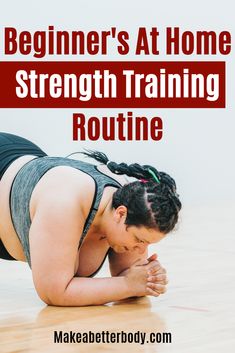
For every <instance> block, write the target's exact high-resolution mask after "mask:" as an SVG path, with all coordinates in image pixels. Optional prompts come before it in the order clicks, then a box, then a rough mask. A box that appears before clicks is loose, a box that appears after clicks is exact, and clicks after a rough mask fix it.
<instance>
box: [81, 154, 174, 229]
mask: <svg viewBox="0 0 235 353" xmlns="http://www.w3.org/2000/svg"><path fill="white" fill-rule="evenodd" d="M82 153H83V154H85V155H86V156H88V157H91V158H94V159H95V160H96V161H98V162H101V163H103V164H106V165H107V167H108V168H109V170H110V171H111V172H113V173H115V174H126V175H127V176H129V177H134V178H136V179H139V180H138V181H134V182H131V183H129V184H126V185H124V186H123V187H121V188H119V189H117V191H115V193H114V194H113V201H112V207H114V208H117V207H118V206H120V205H123V206H126V208H127V217H126V221H125V223H126V224H127V226H131V225H133V226H137V227H138V226H145V227H147V228H152V229H156V228H157V229H158V230H160V231H161V232H163V233H165V234H166V233H169V232H170V231H171V230H173V228H174V226H175V224H176V223H177V221H178V213H179V211H180V209H181V202H180V200H179V195H178V194H177V193H176V184H175V181H174V179H173V178H171V177H170V176H169V175H168V174H166V173H164V172H159V171H158V170H157V169H156V168H154V167H152V166H150V165H139V164H137V163H134V164H130V165H128V164H126V163H120V164H118V163H115V162H111V161H109V159H108V157H107V156H106V154H104V153H102V152H98V151H90V150H86V152H82ZM158 181H159V182H158Z"/></svg>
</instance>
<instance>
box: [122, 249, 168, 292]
mask: <svg viewBox="0 0 235 353" xmlns="http://www.w3.org/2000/svg"><path fill="white" fill-rule="evenodd" d="M147 261H148V263H146V264H138V262H139V261H136V262H135V263H134V264H133V265H132V266H131V267H130V268H129V270H128V271H127V273H126V275H125V277H126V280H127V284H128V286H129V287H130V290H132V291H133V292H134V293H135V294H134V296H144V295H153V296H156V297H157V296H159V295H160V294H163V293H165V292H166V284H167V283H168V280H167V276H166V270H165V269H164V268H163V267H162V266H161V264H160V262H159V261H158V260H157V254H153V255H152V256H150V257H149V258H148V259H147Z"/></svg>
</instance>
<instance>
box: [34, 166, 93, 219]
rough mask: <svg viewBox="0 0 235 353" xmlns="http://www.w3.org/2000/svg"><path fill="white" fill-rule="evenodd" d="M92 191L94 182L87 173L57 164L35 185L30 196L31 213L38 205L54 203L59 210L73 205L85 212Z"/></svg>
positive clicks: (46, 205)
mask: <svg viewBox="0 0 235 353" xmlns="http://www.w3.org/2000/svg"><path fill="white" fill-rule="evenodd" d="M94 193H95V182H94V180H93V179H92V178H91V177H90V176H89V175H88V174H85V173H83V172H82V171H80V170H78V169H75V168H71V167H70V166H66V165H58V166H56V167H54V168H52V169H50V170H49V171H48V172H47V173H46V174H45V175H43V177H42V178H41V179H40V180H39V182H38V183H37V185H36V186H35V188H34V191H33V194H32V197H31V211H32V215H33V214H34V213H35V212H36V209H38V208H39V207H43V208H48V207H50V206H51V207H52V205H55V204H56V205H57V207H60V208H61V210H63V209H64V210H66V208H71V207H74V208H76V209H77V211H80V212H82V213H84V214H86V213H87V209H89V207H90V204H91V203H92V200H93V197H94ZM49 205H50V206H49Z"/></svg>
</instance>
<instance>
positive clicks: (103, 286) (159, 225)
mask: <svg viewBox="0 0 235 353" xmlns="http://www.w3.org/2000/svg"><path fill="white" fill-rule="evenodd" d="M85 154H86V155H87V156H89V157H92V158H94V159H95V160H97V161H99V162H101V163H103V164H104V165H101V166H94V165H93V164H90V163H85V162H82V161H78V160H73V159H69V158H61V157H48V156H47V155H46V154H45V153H44V152H43V151H42V150H41V149H40V148H39V147H38V146H36V145H35V144H33V143H32V142H30V141H28V140H26V139H24V138H22V137H19V136H15V135H12V134H7V133H0V214H1V217H0V238H1V241H0V258H3V259H7V260H18V261H27V262H28V264H29V266H30V268H31V269H32V276H33V281H34V285H35V288H36V291H37V293H38V295H39V296H40V298H41V299H42V300H43V301H44V302H45V303H47V304H49V305H59V306H83V305H98V304H104V303H108V302H111V301H117V300H120V299H124V298H128V297H132V296H144V295H153V296H158V295H159V294H162V293H164V292H165V290H166V284H167V277H166V271H165V269H164V268H163V267H162V266H161V264H160V263H159V261H158V260H157V255H156V254H153V255H152V256H151V257H149V258H147V256H148V255H147V247H148V245H149V244H151V243H156V242H158V241H160V240H161V239H162V238H164V237H165V236H166V234H167V233H169V232H170V231H171V230H172V229H173V228H174V226H175V224H176V223H177V220H178V212H179V210H180V208H181V203H180V201H179V199H178V195H177V193H176V186H175V182H174V180H173V179H172V178H171V177H170V176H169V175H167V174H165V173H163V172H158V171H157V170H156V169H155V168H153V167H151V166H140V165H138V164H131V165H130V166H128V165H126V164H124V163H121V164H117V163H115V162H111V161H108V158H107V157H106V155H104V154H103V153H99V152H86V153H85ZM124 175H127V176H130V177H134V178H136V179H137V180H136V181H134V182H131V183H128V184H127V183H126V180H125V178H124ZM107 255H108V258H109V264H110V271H111V275H112V277H110V278H109V277H108V278H91V277H93V276H94V275H95V273H96V272H98V270H99V268H100V267H101V266H102V264H103V262H104V260H105V258H106V256H107ZM97 268H98V269H97Z"/></svg>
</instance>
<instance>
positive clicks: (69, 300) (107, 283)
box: [49, 276, 135, 306]
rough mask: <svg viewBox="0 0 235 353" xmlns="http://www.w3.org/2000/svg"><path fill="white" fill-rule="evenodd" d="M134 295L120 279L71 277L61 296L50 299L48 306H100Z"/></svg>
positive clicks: (124, 280) (122, 279) (123, 278)
mask: <svg viewBox="0 0 235 353" xmlns="http://www.w3.org/2000/svg"><path fill="white" fill-rule="evenodd" d="M133 295H135V294H134V293H133V291H132V290H131V289H130V288H129V287H128V283H127V280H126V278H125V277H124V276H121V277H106V278H83V277H73V278H72V280H71V281H70V282H69V284H68V286H67V287H66V289H65V291H64V292H63V294H59V293H58V295H57V296H56V297H54V298H51V300H50V303H49V304H50V305H57V306H86V305H101V304H106V303H109V302H112V301H117V300H121V299H125V298H128V297H131V296H133Z"/></svg>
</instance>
